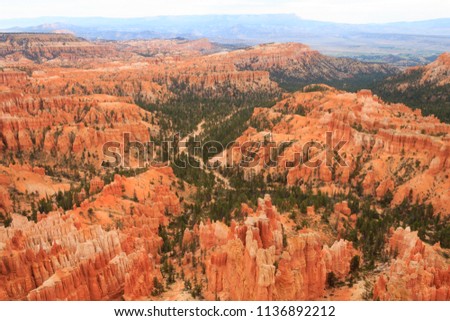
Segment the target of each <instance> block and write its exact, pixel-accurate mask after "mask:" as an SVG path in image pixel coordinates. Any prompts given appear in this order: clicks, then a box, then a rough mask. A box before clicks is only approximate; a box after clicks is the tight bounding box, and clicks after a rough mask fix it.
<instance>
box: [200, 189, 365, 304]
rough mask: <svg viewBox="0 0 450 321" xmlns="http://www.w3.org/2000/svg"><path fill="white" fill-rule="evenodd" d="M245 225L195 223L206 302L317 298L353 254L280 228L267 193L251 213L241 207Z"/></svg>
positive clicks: (347, 246)
mask: <svg viewBox="0 0 450 321" xmlns="http://www.w3.org/2000/svg"><path fill="white" fill-rule="evenodd" d="M242 211H243V212H244V213H245V214H244V215H245V216H244V219H245V221H244V222H243V223H241V224H238V223H236V222H233V223H232V224H231V226H230V227H228V226H226V225H224V224H223V223H220V222H214V223H210V222H209V223H207V224H201V225H200V227H199V242H200V248H201V249H202V251H203V252H206V260H205V262H206V279H207V280H208V284H207V290H206V291H205V293H204V295H205V298H206V299H211V300H212V299H217V298H220V299H222V300H266V301H267V300H317V299H321V298H322V297H323V295H324V293H325V287H326V276H327V273H329V272H333V273H335V274H336V275H337V276H338V277H339V278H342V279H344V278H345V277H346V276H347V275H348V274H349V272H350V260H351V259H352V257H353V256H354V255H357V253H358V252H357V251H355V250H354V249H353V247H352V245H351V243H349V242H347V241H344V240H341V241H340V242H336V243H334V244H333V245H332V246H331V247H328V246H326V245H325V246H324V245H323V242H322V240H321V237H320V236H319V234H317V233H315V232H314V231H312V230H302V231H299V232H294V231H291V230H290V229H289V228H288V227H287V226H286V225H284V226H283V224H282V223H281V220H280V214H279V213H278V211H277V209H276V208H275V207H274V206H273V205H272V202H271V199H270V196H269V195H266V196H265V197H264V199H259V200H258V207H257V209H256V211H253V210H252V209H251V208H249V207H248V206H244V205H243V208H242Z"/></svg>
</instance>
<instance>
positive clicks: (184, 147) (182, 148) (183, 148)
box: [179, 115, 234, 190]
mask: <svg viewBox="0 0 450 321" xmlns="http://www.w3.org/2000/svg"><path fill="white" fill-rule="evenodd" d="M230 116H231V115H229V116H227V117H230ZM224 120H226V119H224ZM204 124H205V120H204V119H203V120H202V121H201V122H200V123H199V124H198V125H197V128H196V129H195V130H194V131H193V132H192V133H190V134H188V135H186V136H185V137H183V138H182V139H181V140H180V143H179V153H180V154H181V153H185V154H186V155H188V154H189V153H188V144H187V142H188V141H189V137H195V136H201V135H202V134H203V131H204V128H203V126H204ZM190 156H191V157H192V158H194V159H195V160H196V161H197V162H199V164H200V167H201V168H202V169H203V170H204V171H205V172H206V173H207V174H210V173H212V174H213V175H214V177H215V180H216V183H222V184H223V186H224V188H225V189H231V190H234V188H233V187H231V184H230V180H229V179H228V178H226V177H224V176H223V175H221V174H220V173H219V172H217V171H216V170H211V169H209V168H207V167H206V165H205V162H204V161H203V158H201V157H199V156H197V155H190Z"/></svg>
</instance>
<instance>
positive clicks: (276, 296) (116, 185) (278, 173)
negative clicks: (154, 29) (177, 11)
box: [0, 33, 450, 301]
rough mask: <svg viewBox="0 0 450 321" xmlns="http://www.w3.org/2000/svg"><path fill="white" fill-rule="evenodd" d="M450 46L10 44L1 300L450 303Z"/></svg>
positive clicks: (0, 41) (0, 190) (1, 146)
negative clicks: (344, 54) (359, 55)
mask: <svg viewBox="0 0 450 321" xmlns="http://www.w3.org/2000/svg"><path fill="white" fill-rule="evenodd" d="M448 55H449V53H442V54H441V55H439V56H438V57H437V58H436V60H434V61H433V62H431V63H429V64H426V65H423V66H417V67H410V68H408V69H406V70H403V69H400V68H399V67H398V65H395V64H386V63H366V62H362V61H360V60H355V59H351V58H338V57H332V56H328V55H325V54H322V53H320V52H318V51H316V50H313V49H311V48H310V47H309V46H307V45H305V44H300V43H295V42H286V43H268V44H256V45H254V46H249V47H245V48H241V47H233V46H230V45H223V44H219V43H216V42H211V41H209V40H208V39H204V38H200V39H196V40H186V39H177V38H175V39H153V40H117V41H103V40H93V41H89V40H86V39H83V38H79V37H76V36H74V35H71V34H67V33H59V34H56V33H45V34H44V33H3V34H0V299H1V300H155V301H159V300H267V301H271V300H450V192H449V191H450V180H449V175H450V125H449V123H448V120H449V119H448V117H447V115H448V113H447V110H448V106H447V105H448V100H449V97H448V94H447V91H448V90H447V89H448V84H449V82H450V71H449V70H450V65H449V64H448V61H449V59H448ZM126 137H128V138H126ZM329 138H330V139H331V141H328V139H329ZM339 142H341V143H339ZM105 146H106V147H105ZM144 147H145V148H144ZM105 151H109V152H110V153H109V154H106V153H105ZM111 155H116V156H111ZM126 159H127V160H129V162H128V163H127V162H125V160H126ZM115 165H117V166H115ZM186 165H187V166H186Z"/></svg>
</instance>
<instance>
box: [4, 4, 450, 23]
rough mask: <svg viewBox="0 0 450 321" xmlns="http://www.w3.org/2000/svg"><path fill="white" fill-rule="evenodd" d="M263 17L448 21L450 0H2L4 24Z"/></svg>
mask: <svg viewBox="0 0 450 321" xmlns="http://www.w3.org/2000/svg"><path fill="white" fill-rule="evenodd" d="M261 13H295V14H297V15H298V16H300V17H302V18H304V19H312V20H322V21H334V22H349V23H372V22H393V21H415V20H427V19H435V18H449V17H450V0H426V1H424V0H297V1H293V0H240V1H238V0H228V1H225V0H221V1H219V0H202V1H200V0H192V1H190V0H163V1H160V0H158V1H155V0H70V1H67V0H39V1H36V0H0V19H8V18H29V17H39V16H71V17H89V16H91V17H92V16H101V17H145V16H158V15H198V14H261Z"/></svg>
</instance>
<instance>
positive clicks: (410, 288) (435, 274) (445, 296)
mask: <svg viewBox="0 0 450 321" xmlns="http://www.w3.org/2000/svg"><path fill="white" fill-rule="evenodd" d="M389 249H390V251H391V253H392V254H393V255H394V257H395V258H394V259H393V262H392V263H391V266H390V269H389V271H388V272H387V273H386V274H385V275H382V276H380V277H379V278H378V280H377V282H376V284H375V287H374V292H373V295H374V299H379V300H419V301H423V300H426V301H430V300H433V301H434V300H438V301H448V300H450V262H449V259H446V258H445V257H444V256H443V253H442V250H441V248H440V246H439V244H436V245H435V246H430V245H428V244H425V243H423V242H422V241H421V240H420V239H419V238H418V237H417V232H411V230H410V229H409V228H406V229H402V228H398V229H397V230H396V231H395V232H394V234H393V235H392V237H391V239H390V240H389Z"/></svg>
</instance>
